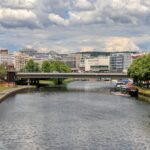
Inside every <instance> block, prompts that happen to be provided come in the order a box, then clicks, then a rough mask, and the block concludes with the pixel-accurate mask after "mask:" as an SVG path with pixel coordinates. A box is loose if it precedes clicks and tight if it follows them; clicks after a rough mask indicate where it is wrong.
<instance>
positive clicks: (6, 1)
mask: <svg viewBox="0 0 150 150" xmlns="http://www.w3.org/2000/svg"><path fill="white" fill-rule="evenodd" d="M37 1H38V0H2V1H0V6H3V7H5V8H33V7H34V4H35V3H36V2H37Z"/></svg>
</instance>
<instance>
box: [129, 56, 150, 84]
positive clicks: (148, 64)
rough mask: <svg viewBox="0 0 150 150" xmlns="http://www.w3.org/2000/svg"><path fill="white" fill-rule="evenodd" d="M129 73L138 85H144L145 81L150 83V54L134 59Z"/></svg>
mask: <svg viewBox="0 0 150 150" xmlns="http://www.w3.org/2000/svg"><path fill="white" fill-rule="evenodd" d="M128 75H129V76H130V77H131V78H133V79H134V82H135V83H136V84H138V85H142V83H143V81H145V82H147V83H148V82H149V80H150V54H147V55H144V56H143V57H140V58H138V59H136V60H134V62H133V63H132V64H131V65H130V67H129V69H128Z"/></svg>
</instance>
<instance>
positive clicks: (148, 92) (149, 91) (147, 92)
mask: <svg viewBox="0 0 150 150" xmlns="http://www.w3.org/2000/svg"><path fill="white" fill-rule="evenodd" d="M138 90H139V92H140V93H143V94H150V89H143V88H139V87H138Z"/></svg>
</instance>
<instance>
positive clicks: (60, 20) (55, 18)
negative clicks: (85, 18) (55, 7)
mask: <svg viewBox="0 0 150 150" xmlns="http://www.w3.org/2000/svg"><path fill="white" fill-rule="evenodd" d="M48 18H49V19H50V21H51V22H53V23H55V24H57V25H64V26H67V25H69V21H68V20H65V19H64V18H62V17H61V16H59V15H57V14H49V15H48Z"/></svg>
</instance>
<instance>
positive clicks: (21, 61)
mask: <svg viewBox="0 0 150 150" xmlns="http://www.w3.org/2000/svg"><path fill="white" fill-rule="evenodd" d="M30 59H32V57H31V56H29V55H27V54H25V53H22V52H14V68H15V70H16V71H21V70H22V69H24V67H25V65H26V63H27V61H28V60H30Z"/></svg>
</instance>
